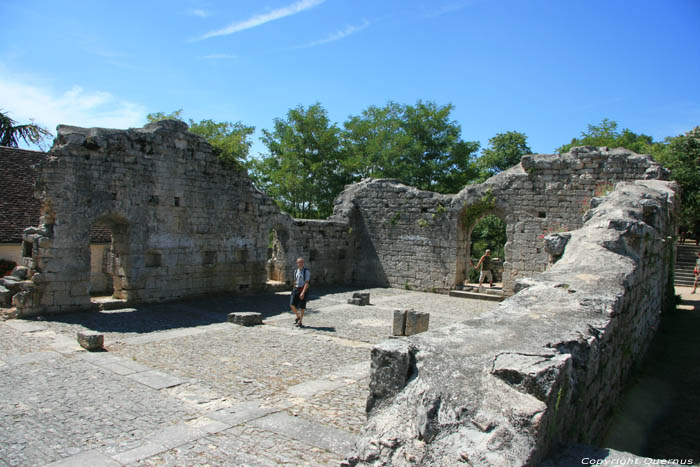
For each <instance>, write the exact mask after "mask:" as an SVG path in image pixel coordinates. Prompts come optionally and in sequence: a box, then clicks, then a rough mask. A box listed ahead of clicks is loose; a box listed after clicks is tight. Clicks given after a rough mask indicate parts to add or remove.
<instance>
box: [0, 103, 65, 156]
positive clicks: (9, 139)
mask: <svg viewBox="0 0 700 467" xmlns="http://www.w3.org/2000/svg"><path fill="white" fill-rule="evenodd" d="M52 136H53V135H52V134H51V132H49V131H48V130H47V129H46V128H43V127H41V126H39V125H37V124H36V123H27V124H24V125H17V122H16V121H14V120H13V119H11V118H10V117H9V116H8V115H7V114H5V113H4V112H2V111H0V146H9V147H11V148H16V147H18V146H19V140H20V139H22V140H24V142H25V143H26V144H35V145H37V146H39V148H41V149H42V150H45V143H44V141H45V140H46V138H50V137H52Z"/></svg>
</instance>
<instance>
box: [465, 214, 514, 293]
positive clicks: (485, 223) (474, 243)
mask: <svg viewBox="0 0 700 467" xmlns="http://www.w3.org/2000/svg"><path fill="white" fill-rule="evenodd" d="M507 240H508V239H507V236H506V224H505V222H503V220H502V219H501V218H500V217H498V216H496V215H494V214H487V215H486V216H484V217H482V218H481V219H479V221H478V222H477V223H476V225H475V226H474V228H473V229H472V231H471V233H470V235H469V255H470V259H471V262H470V266H471V264H473V265H474V266H476V265H477V264H478V262H479V259H480V258H481V257H482V256H483V255H484V254H485V253H486V251H487V250H488V251H489V252H490V267H491V272H492V275H493V281H494V284H497V285H502V282H503V264H504V263H505V246H506V242H507ZM465 280H467V281H468V282H469V283H477V282H478V280H479V272H478V270H476V269H475V268H471V267H470V270H469V273H468V276H467V277H466V278H465Z"/></svg>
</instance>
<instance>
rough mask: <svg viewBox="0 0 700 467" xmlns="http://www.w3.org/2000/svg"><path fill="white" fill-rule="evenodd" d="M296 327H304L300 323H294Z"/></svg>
mask: <svg viewBox="0 0 700 467" xmlns="http://www.w3.org/2000/svg"><path fill="white" fill-rule="evenodd" d="M296 327H298V328H303V327H304V325H303V324H301V323H297V324H296Z"/></svg>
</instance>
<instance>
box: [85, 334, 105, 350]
mask: <svg viewBox="0 0 700 467" xmlns="http://www.w3.org/2000/svg"><path fill="white" fill-rule="evenodd" d="M104 342H105V336H104V335H103V334H100V333H97V332H94V331H80V332H78V343H79V344H80V346H81V347H82V348H84V349H87V350H91V351H92V350H99V349H101V348H102V347H103V346H104Z"/></svg>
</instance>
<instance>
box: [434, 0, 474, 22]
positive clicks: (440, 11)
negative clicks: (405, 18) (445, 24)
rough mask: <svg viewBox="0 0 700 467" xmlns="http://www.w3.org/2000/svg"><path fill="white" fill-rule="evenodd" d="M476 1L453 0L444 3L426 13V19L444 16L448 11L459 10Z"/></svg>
mask: <svg viewBox="0 0 700 467" xmlns="http://www.w3.org/2000/svg"><path fill="white" fill-rule="evenodd" d="M472 3H474V2H473V0H461V1H458V2H452V3H448V4H445V5H442V6H441V7H440V8H437V9H434V10H432V11H430V12H428V13H426V14H425V18H426V19H432V18H437V17H438V16H443V15H446V14H448V13H453V12H455V11H459V10H461V9H463V8H466V7H467V6H469V5H470V4H472Z"/></svg>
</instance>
